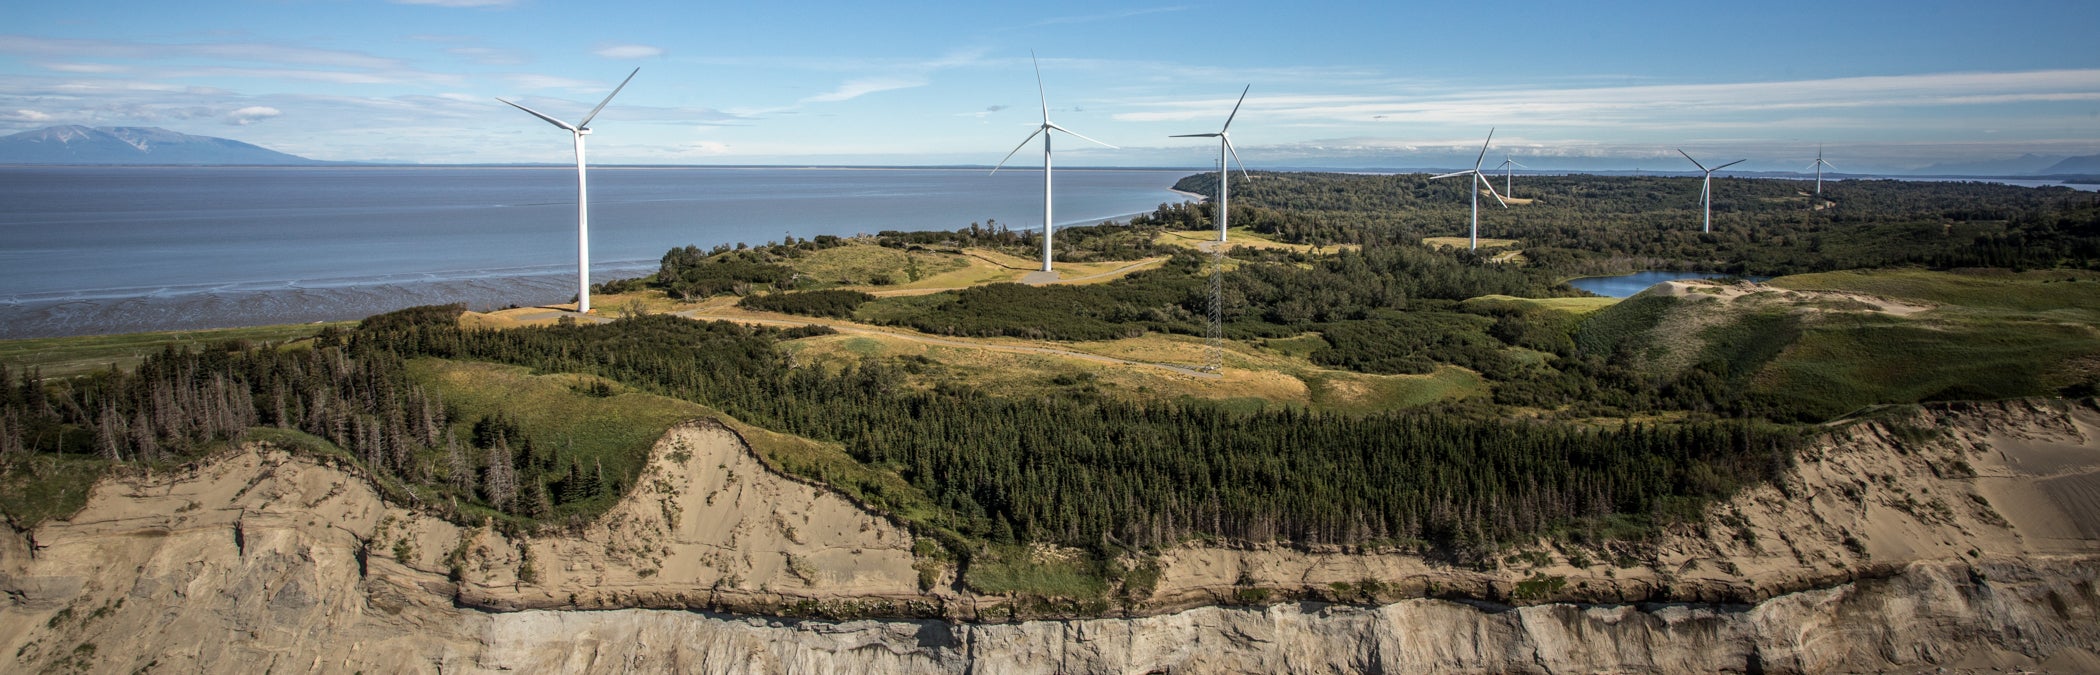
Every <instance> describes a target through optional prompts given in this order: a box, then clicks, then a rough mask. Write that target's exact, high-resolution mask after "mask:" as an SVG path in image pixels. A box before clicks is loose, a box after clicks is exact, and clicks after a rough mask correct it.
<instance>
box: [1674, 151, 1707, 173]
mask: <svg viewBox="0 0 2100 675" xmlns="http://www.w3.org/2000/svg"><path fill="white" fill-rule="evenodd" d="M1677 154H1680V155H1684V158H1685V159H1692V156H1691V155H1690V154H1688V153H1686V152H1685V151H1684V148H1678V149H1677ZM1692 166H1696V167H1699V170H1700V171H1706V170H1707V168H1706V165H1705V164H1700V163H1699V160H1696V159H1692Z"/></svg>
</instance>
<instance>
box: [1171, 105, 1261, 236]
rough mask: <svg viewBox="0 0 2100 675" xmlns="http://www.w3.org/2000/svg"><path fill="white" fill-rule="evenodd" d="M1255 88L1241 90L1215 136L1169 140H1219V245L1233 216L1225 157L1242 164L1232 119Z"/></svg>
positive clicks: (1242, 170)
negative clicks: (1229, 156) (1233, 133)
mask: <svg viewBox="0 0 2100 675" xmlns="http://www.w3.org/2000/svg"><path fill="white" fill-rule="evenodd" d="M1253 88H1254V85H1251V84H1250V85H1247V87H1246V88H1245V89H1241V90H1240V100H1239V101H1238V102H1235V103H1233V104H1232V114H1230V115H1226V116H1225V126H1224V128H1221V129H1218V133H1214V134H1179V135H1175V136H1170V137H1169V138H1212V137H1215V138H1217V139H1218V242H1219V243H1223V242H1224V241H1225V228H1226V221H1227V220H1228V219H1229V217H1230V216H1229V214H1231V212H1232V211H1231V209H1229V208H1227V207H1228V206H1230V204H1229V202H1228V199H1227V198H1228V196H1229V195H1230V194H1231V189H1230V187H1229V184H1230V183H1231V182H1232V166H1231V165H1228V164H1226V163H1225V156H1226V155H1227V154H1230V155H1231V156H1232V161H1235V162H1240V151H1239V150H1237V149H1234V148H1233V147H1232V134H1231V132H1232V118H1234V117H1238V116H1239V115H1240V104H1241V103H1246V102H1247V90H1248V89H1253ZM1240 176H1242V177H1247V163H1246V162H1240Z"/></svg>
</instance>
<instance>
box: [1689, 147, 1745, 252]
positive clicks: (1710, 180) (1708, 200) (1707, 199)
mask: <svg viewBox="0 0 2100 675" xmlns="http://www.w3.org/2000/svg"><path fill="white" fill-rule="evenodd" d="M1677 154H1680V155H1684V158H1685V159H1692V156H1691V155H1690V154H1688V153H1686V152H1685V151H1684V148H1678V149H1677ZM1746 161H1749V160H1745V159H1738V160H1735V161H1733V162H1729V163H1727V164H1722V165H1720V166H1717V167H1714V168H1711V169H1709V168H1706V165H1705V164H1700V163H1699V160H1696V159H1692V165H1693V166H1696V167H1699V170H1700V171H1705V172H1706V180H1705V181H1704V182H1701V183H1700V184H1699V203H1700V204H1701V205H1704V206H1705V207H1706V225H1704V226H1702V227H1700V228H1699V231H1700V232H1712V231H1714V172H1715V171H1720V170H1722V169H1726V168H1728V167H1731V166H1735V165H1737V164H1741V163H1743V162H1746Z"/></svg>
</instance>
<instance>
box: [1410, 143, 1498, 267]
mask: <svg viewBox="0 0 2100 675" xmlns="http://www.w3.org/2000/svg"><path fill="white" fill-rule="evenodd" d="M1493 142H1495V130H1494V129H1488V137H1487V141H1485V142H1483V143H1481V144H1480V156H1479V157H1474V158H1473V168H1471V169H1467V170H1465V171H1459V172H1455V173H1447V174H1444V175H1441V176H1430V177H1429V179H1430V180H1438V179H1442V178H1450V177H1452V176H1465V175H1471V176H1473V180H1472V181H1470V182H1471V183H1473V184H1472V185H1470V186H1468V187H1470V188H1472V189H1471V190H1470V191H1471V192H1472V193H1473V228H1472V229H1471V230H1469V231H1468V232H1467V235H1466V239H1467V241H1468V242H1469V244H1470V245H1471V249H1472V250H1478V249H1479V248H1480V188H1483V187H1485V188H1487V191H1488V194H1490V195H1494V196H1495V203H1497V204H1501V205H1502V208H1505V209H1506V208H1509V202H1505V201H1502V195H1499V194H1495V184H1494V183H1493V182H1490V181H1489V180H1488V179H1487V177H1486V176H1482V175H1480V163H1481V162H1483V161H1486V160H1487V156H1488V143H1493Z"/></svg>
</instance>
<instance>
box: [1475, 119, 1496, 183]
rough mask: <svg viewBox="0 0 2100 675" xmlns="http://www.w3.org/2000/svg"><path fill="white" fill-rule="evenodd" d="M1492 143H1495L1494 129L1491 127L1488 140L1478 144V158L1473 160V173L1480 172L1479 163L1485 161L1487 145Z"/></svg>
mask: <svg viewBox="0 0 2100 675" xmlns="http://www.w3.org/2000/svg"><path fill="white" fill-rule="evenodd" d="M1493 142H1495V129H1494V128H1493V127H1489V128H1488V139H1487V140H1486V141H1485V142H1482V143H1481V144H1480V156H1479V157H1475V158H1473V171H1474V172H1475V173H1478V172H1479V171H1480V163H1481V162H1483V161H1486V160H1487V156H1488V143H1493Z"/></svg>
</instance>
